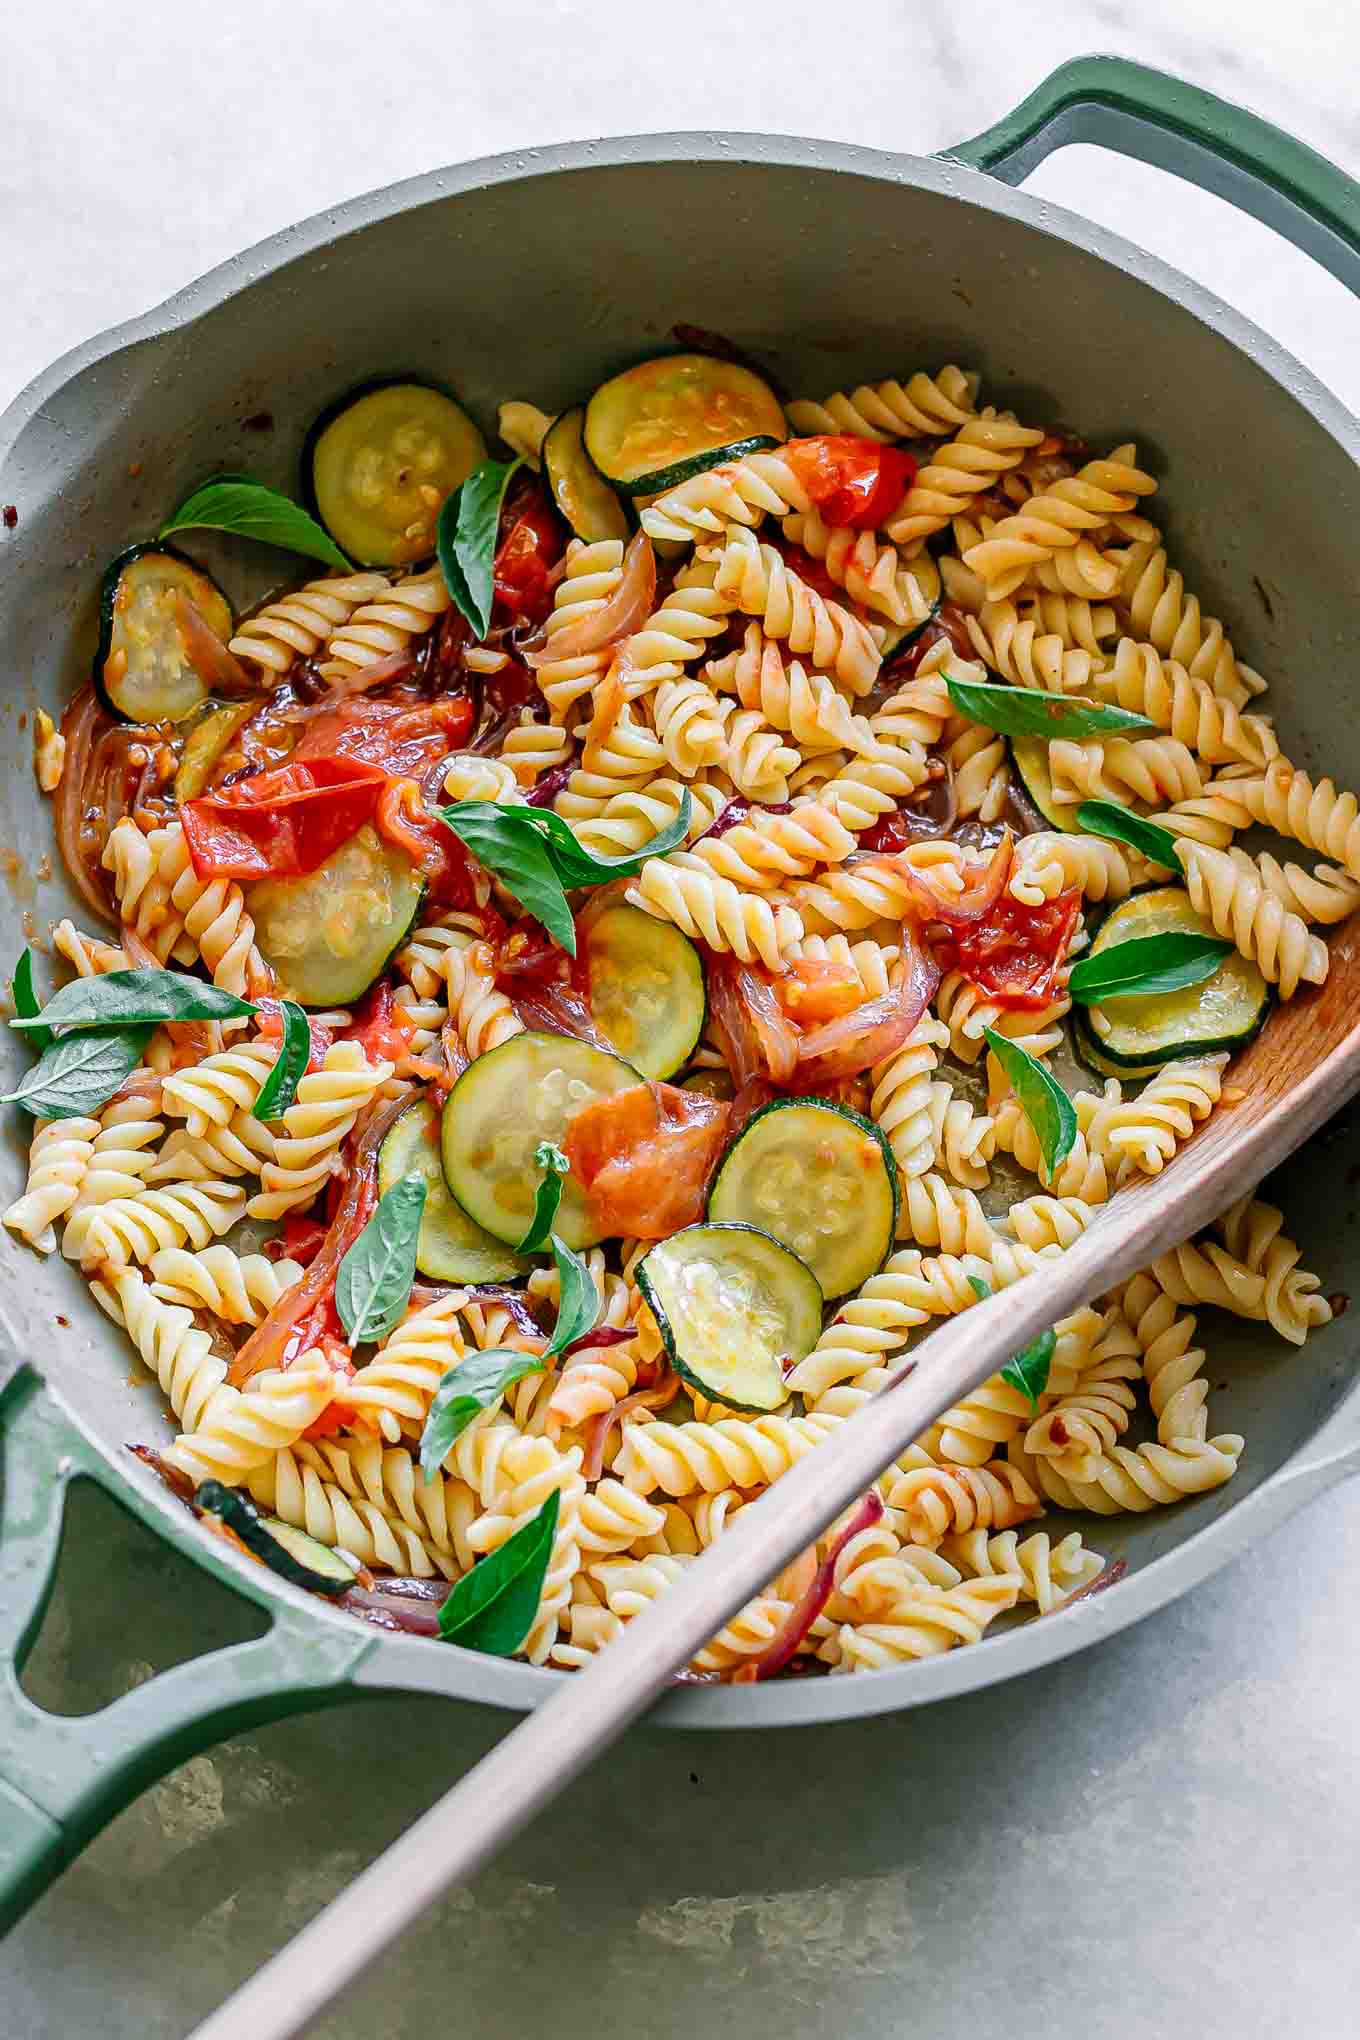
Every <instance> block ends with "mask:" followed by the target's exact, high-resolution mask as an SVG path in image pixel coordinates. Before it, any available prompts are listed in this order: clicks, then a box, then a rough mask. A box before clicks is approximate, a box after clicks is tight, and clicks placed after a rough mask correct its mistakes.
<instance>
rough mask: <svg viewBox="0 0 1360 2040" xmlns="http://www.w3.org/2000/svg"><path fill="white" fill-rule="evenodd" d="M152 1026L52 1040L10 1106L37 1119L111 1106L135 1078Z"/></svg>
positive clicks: (70, 1115)
mask: <svg viewBox="0 0 1360 2040" xmlns="http://www.w3.org/2000/svg"><path fill="white" fill-rule="evenodd" d="M152 1032H153V1029H152V1028H150V1027H109V1028H94V1029H91V1030H90V1031H89V1032H87V1033H82V1034H68V1035H65V1036H64V1037H63V1039H62V1040H60V1041H56V1042H53V1044H52V1046H51V1047H50V1048H49V1049H47V1050H46V1052H45V1053H44V1054H43V1056H42V1058H41V1059H40V1061H38V1062H37V1063H35V1064H34V1066H33V1068H32V1069H31V1070H30V1071H29V1073H28V1075H27V1076H26V1077H25V1078H24V1081H23V1082H22V1084H20V1086H19V1088H18V1090H17V1091H6V1092H5V1093H4V1100H5V1102H6V1103H11V1104H17V1105H22V1106H23V1108H24V1110H25V1112H31V1113H32V1114H33V1116H34V1118H35V1119H76V1118H79V1117H82V1116H83V1115H85V1114H86V1113H92V1112H98V1111H99V1110H100V1109H101V1108H102V1107H103V1106H105V1105H107V1104H108V1102H109V1100H110V1098H111V1097H112V1096H113V1094H114V1092H115V1091H116V1090H117V1089H118V1087H119V1085H120V1084H122V1083H123V1082H125V1080H126V1079H127V1078H128V1077H130V1076H131V1075H132V1072H133V1071H134V1070H135V1069H136V1067H137V1065H138V1063H139V1062H140V1061H141V1059H142V1051H143V1049H144V1048H145V1047H146V1044H147V1042H148V1041H149V1040H150V1038H151V1035H152Z"/></svg>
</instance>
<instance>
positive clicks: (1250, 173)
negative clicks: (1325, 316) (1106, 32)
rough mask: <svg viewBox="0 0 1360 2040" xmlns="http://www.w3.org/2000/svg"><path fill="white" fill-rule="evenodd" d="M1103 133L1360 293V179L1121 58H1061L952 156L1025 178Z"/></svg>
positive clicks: (1239, 111) (1223, 103) (947, 154)
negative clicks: (1056, 154)
mask: <svg viewBox="0 0 1360 2040" xmlns="http://www.w3.org/2000/svg"><path fill="white" fill-rule="evenodd" d="M1069 142H1094V143H1096V144H1097V145H1098V146H1100V147H1102V148H1108V149H1117V150H1119V151H1120V153H1121V154H1122V155H1125V156H1134V157H1137V159H1138V160H1139V161H1140V162H1143V163H1153V164H1155V165H1156V167H1157V168H1158V169H1159V170H1170V171H1173V172H1174V173H1175V175H1176V176H1177V177H1183V178H1185V179H1186V181H1187V182H1188V183H1190V184H1198V185H1199V186H1200V187H1201V189H1202V190H1204V191H1212V192H1215V193H1217V195H1218V196H1219V197H1220V198H1226V199H1228V200H1229V201H1230V202H1231V203H1232V204H1233V205H1235V206H1237V207H1238V208H1239V210H1240V211H1242V212H1247V213H1250V214H1251V215H1252V217H1253V218H1254V219H1258V220H1261V221H1262V222H1263V223H1264V224H1265V225H1266V226H1268V227H1273V228H1274V229H1275V231H1276V232H1277V233H1279V234H1283V236H1284V238H1285V239H1286V240H1287V241H1292V242H1293V243H1294V245H1295V247H1296V248H1302V249H1303V251H1304V253H1305V254H1307V255H1311V256H1312V257H1313V258H1314V260H1315V261H1317V262H1320V263H1321V264H1322V266H1323V268H1324V269H1330V271H1331V272H1332V275H1333V276H1335V277H1337V278H1339V279H1340V281H1341V282H1342V283H1344V284H1345V286H1346V288H1347V289H1348V290H1352V291H1354V292H1355V293H1356V294H1357V295H1358V296H1360V185H1357V184H1355V183H1354V182H1353V181H1352V179H1351V178H1349V177H1347V176H1346V175H1345V173H1344V172H1343V171H1341V170H1338V169H1337V167H1336V165H1335V164H1333V163H1329V162H1328V161H1327V160H1326V158H1325V157H1324V156H1319V155H1318V154H1317V152H1316V150H1314V149H1310V148H1308V147H1307V146H1306V145H1305V144H1304V143H1303V142H1298V141H1295V140H1294V138H1293V136H1292V135H1287V134H1284V133H1283V132H1282V131H1281V130H1280V129H1279V128H1277V127H1272V125H1271V123H1270V122H1269V121H1267V120H1261V119H1260V118H1259V116H1258V115H1256V114H1254V113H1248V112H1247V111H1246V110H1245V108H1243V107H1240V106H1233V105H1232V104H1231V103H1230V102H1229V101H1228V100H1226V99H1219V98H1216V97H1215V95H1214V94H1213V93H1212V92H1205V91H1204V90H1203V89H1202V87H1200V86H1198V85H1188V84H1187V83H1186V82H1185V80H1184V79H1183V78H1172V77H1169V76H1168V75H1167V73H1166V72H1165V71H1154V70H1151V69H1149V67H1148V66H1147V65H1146V64H1129V63H1126V62H1125V61H1124V60H1123V58H1121V57H1078V58H1077V59H1076V60H1075V61H1074V62H1073V63H1070V64H1063V65H1062V66H1061V67H1060V68H1059V69H1058V70H1056V71H1054V72H1053V74H1052V76H1051V77H1048V78H1045V80H1044V82H1043V84H1042V85H1040V86H1038V87H1037V88H1036V89H1035V91H1033V92H1031V93H1030V95H1029V98H1028V99H1025V100H1022V101H1021V103H1020V105H1019V106H1017V107H1016V108H1015V111H1014V112H1013V113H1008V114H1007V115H1006V117H1005V118H1004V120H999V121H998V122H997V123H996V125H995V127H990V128H987V129H985V130H984V131H983V133H982V134H980V135H974V137H973V139H972V140H971V141H968V142H960V143H959V144H958V146H957V147H956V148H953V149H946V150H944V151H942V154H943V157H944V159H945V161H947V162H955V163H966V164H967V165H968V167H969V168H970V169H973V170H986V171H989V172H990V173H991V175H992V176H993V177H999V178H1000V179H1001V181H1002V182H1003V183H1005V184H1021V183H1023V182H1024V180H1025V178H1026V177H1028V176H1029V173H1030V171H1031V170H1034V169H1036V168H1037V166H1038V165H1039V164H1040V163H1042V162H1043V160H1044V158H1045V157H1046V156H1048V155H1050V154H1051V153H1052V151H1053V150H1054V149H1061V148H1064V147H1066V146H1067V144H1068V143H1069Z"/></svg>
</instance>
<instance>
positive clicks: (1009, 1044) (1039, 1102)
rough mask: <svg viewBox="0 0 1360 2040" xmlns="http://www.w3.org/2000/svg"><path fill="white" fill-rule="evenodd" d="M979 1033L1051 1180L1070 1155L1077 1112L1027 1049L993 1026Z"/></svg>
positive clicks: (1058, 1084)
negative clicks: (1028, 1127)
mask: <svg viewBox="0 0 1360 2040" xmlns="http://www.w3.org/2000/svg"><path fill="white" fill-rule="evenodd" d="M983 1033H984V1034H985V1035H986V1037H987V1046H988V1048H990V1050H991V1051H992V1054H993V1055H994V1056H995V1057H996V1059H997V1061H998V1062H999V1063H1000V1065H1001V1067H1002V1069H1003V1070H1004V1071H1005V1072H1006V1075H1007V1077H1008V1079H1009V1080H1010V1086H1011V1089H1012V1090H1013V1091H1014V1093H1015V1095H1016V1097H1017V1098H1018V1099H1019V1100H1020V1105H1021V1109H1022V1110H1023V1112H1024V1115H1025V1117H1026V1119H1027V1120H1028V1121H1029V1123H1030V1125H1031V1126H1032V1127H1033V1128H1034V1132H1035V1137H1036V1138H1037V1140H1038V1142H1039V1148H1040V1152H1041V1154H1042V1156H1043V1162H1044V1169H1045V1172H1046V1174H1047V1176H1048V1178H1049V1180H1050V1181H1051V1180H1052V1177H1053V1172H1054V1170H1055V1169H1058V1168H1060V1167H1061V1165H1062V1163H1063V1162H1065V1161H1066V1160H1067V1157H1068V1156H1069V1155H1070V1154H1071V1152H1072V1143H1073V1141H1074V1140H1075V1139H1076V1137H1077V1115H1076V1110H1075V1108H1074V1106H1073V1104H1072V1100H1071V1099H1070V1098H1069V1097H1068V1095H1067V1093H1066V1091H1064V1089H1063V1087H1062V1085H1061V1084H1060V1083H1059V1082H1058V1080H1057V1078H1056V1077H1054V1076H1050V1075H1049V1072H1048V1071H1047V1070H1046V1069H1045V1068H1044V1066H1043V1064H1042V1063H1041V1062H1036V1061H1035V1059H1034V1057H1033V1056H1032V1055H1031V1054H1030V1053H1029V1051H1028V1049H1024V1048H1021V1046H1020V1044H1019V1043H1018V1042H1016V1041H1008V1040H1007V1038H1006V1036H1005V1035H1004V1034H998V1033H997V1031H996V1029H995V1028H994V1027H986V1028H984V1029H983Z"/></svg>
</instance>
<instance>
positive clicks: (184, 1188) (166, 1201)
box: [61, 1183, 246, 1268]
mask: <svg viewBox="0 0 1360 2040" xmlns="http://www.w3.org/2000/svg"><path fill="white" fill-rule="evenodd" d="M245 1208H246V1196H245V1192H244V1190H242V1189H241V1188H240V1187H239V1186H238V1185H237V1184H235V1183H167V1184H165V1185H164V1186H163V1187H160V1188H157V1189H142V1190H140V1191H138V1193H137V1195H136V1196H135V1197H112V1198H110V1200H109V1202H108V1203H107V1204H88V1205H86V1207H85V1209H84V1210H83V1211H78V1212H75V1213H74V1214H73V1215H72V1217H71V1218H70V1219H69V1220H68V1222H67V1226H66V1231H65V1234H64V1235H63V1237H62V1242H61V1250H62V1253H63V1254H64V1255H65V1256H66V1258H67V1260H70V1261H79V1262H80V1263H81V1265H82V1267H85V1268H93V1267H97V1266H98V1265H99V1263H101V1262H109V1263H111V1264H113V1265H114V1266H117V1265H119V1264H120V1263H122V1262H124V1261H137V1262H139V1263H144V1262H147V1261H149V1260H150V1259H151V1256H152V1255H153V1254H155V1253H158V1252H159V1251H160V1249H161V1248H162V1247H184V1246H189V1247H193V1248H194V1249H195V1251H197V1249H198V1248H200V1247H206V1246H207V1244H208V1242H209V1240H211V1239H215V1238H217V1237H218V1236H219V1235H220V1234H222V1233H225V1232H229V1231H230V1230H231V1228H232V1226H234V1225H235V1224H236V1222H237V1220H238V1219H239V1218H240V1217H242V1215H243V1214H244V1212H245Z"/></svg>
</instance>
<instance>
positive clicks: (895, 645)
mask: <svg viewBox="0 0 1360 2040" xmlns="http://www.w3.org/2000/svg"><path fill="white" fill-rule="evenodd" d="M943 599H944V598H943V597H942V596H940V595H937V596H936V597H935V600H934V601H933V602H932V603H931V605H930V614H929V615H928V616H923V617H922V618H921V621H920V622H919V623H900V624H899V623H889V622H888V621H887V620H886V618H884V617H875V619H874V621H875V622H876V623H878V624H879V625H881V627H882V632H883V636H882V641H881V643H880V645H879V652H880V654H881V656H882V660H883V664H884V665H885V666H886V665H887V664H888V662H889V660H891V659H895V658H897V657H898V656H899V655H900V654H901V653H902V652H905V651H909V650H910V648H911V647H912V645H914V644H915V643H916V640H917V638H918V637H920V635H921V632H922V631H923V630H927V629H929V627H930V625H931V624H932V623H934V621H935V619H936V617H937V616H938V615H939V613H940V603H941V602H942V600H943Z"/></svg>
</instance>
